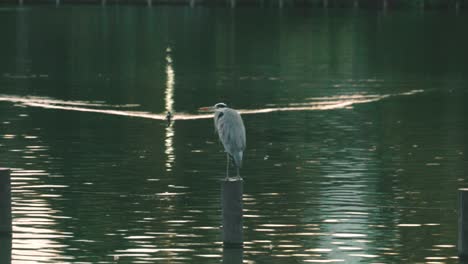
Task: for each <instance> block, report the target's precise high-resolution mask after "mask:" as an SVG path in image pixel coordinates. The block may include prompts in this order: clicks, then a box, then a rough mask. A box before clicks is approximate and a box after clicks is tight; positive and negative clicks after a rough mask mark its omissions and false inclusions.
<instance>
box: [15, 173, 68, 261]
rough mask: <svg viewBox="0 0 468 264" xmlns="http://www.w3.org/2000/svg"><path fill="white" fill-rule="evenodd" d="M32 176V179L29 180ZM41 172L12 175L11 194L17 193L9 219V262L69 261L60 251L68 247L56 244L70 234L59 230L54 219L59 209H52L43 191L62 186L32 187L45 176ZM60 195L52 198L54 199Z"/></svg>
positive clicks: (39, 185)
mask: <svg viewBox="0 0 468 264" xmlns="http://www.w3.org/2000/svg"><path fill="white" fill-rule="evenodd" d="M33 176H34V177H33ZM48 176H49V174H48V173H47V172H46V171H43V170H26V169H15V170H13V172H12V179H13V180H14V183H15V184H13V185H12V192H13V193H21V194H22V195H21V196H18V197H17V198H14V200H13V203H12V210H13V214H14V219H13V231H14V235H13V250H12V256H13V260H16V261H27V260H32V259H34V260H35V261H41V262H47V263H51V262H56V261H63V260H70V259H73V258H72V257H69V256H65V255H64V254H63V253H62V251H63V249H64V248H66V247H68V246H66V245H64V244H62V243H61V242H60V241H61V240H62V239H65V238H70V237H72V236H73V234H72V233H70V232H65V231H61V230H60V228H59V227H58V222H57V219H64V218H66V217H64V216H60V214H61V212H60V211H59V210H56V209H53V208H52V206H51V205H50V204H49V200H48V199H47V198H46V197H44V193H43V192H44V191H45V190H47V189H50V188H65V187H67V186H66V185H50V184H49V185H45V184H42V185H41V184H34V182H37V181H38V180H39V178H40V177H48ZM59 197H60V195H55V196H54V199H56V198H59Z"/></svg>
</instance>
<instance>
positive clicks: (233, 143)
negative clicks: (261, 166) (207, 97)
mask: <svg viewBox="0 0 468 264" xmlns="http://www.w3.org/2000/svg"><path fill="white" fill-rule="evenodd" d="M204 109H205V110H207V109H211V110H214V112H215V114H214V125H215V130H216V132H217V133H218V136H219V140H220V141H221V143H223V146H224V150H225V151H226V157H227V164H226V180H230V179H231V178H229V160H230V158H232V160H233V162H234V165H235V166H236V169H237V176H236V177H234V178H232V179H233V180H242V178H241V176H240V174H239V169H240V167H241V166H242V156H243V153H244V149H245V141H246V139H245V127H244V122H243V121H242V118H241V116H240V114H239V113H238V112H237V111H236V110H234V109H231V108H229V107H227V105H226V104H225V103H217V104H215V105H214V106H213V107H211V108H204Z"/></svg>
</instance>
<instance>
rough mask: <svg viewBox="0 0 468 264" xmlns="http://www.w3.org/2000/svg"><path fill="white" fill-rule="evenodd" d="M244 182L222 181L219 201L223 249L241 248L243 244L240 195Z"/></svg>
mask: <svg viewBox="0 0 468 264" xmlns="http://www.w3.org/2000/svg"><path fill="white" fill-rule="evenodd" d="M243 192H244V181H242V180H235V181H231V180H224V181H223V182H222V191H221V200H222V211H223V212H222V214H223V231H222V234H223V245H224V247H225V248H241V247H242V246H243V244H244V237H243V234H242V228H243V224H242V209H243V204H242V194H243Z"/></svg>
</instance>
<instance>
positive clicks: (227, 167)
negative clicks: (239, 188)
mask: <svg viewBox="0 0 468 264" xmlns="http://www.w3.org/2000/svg"><path fill="white" fill-rule="evenodd" d="M226 159H227V162H226V179H228V178H229V154H228V153H227V152H226Z"/></svg>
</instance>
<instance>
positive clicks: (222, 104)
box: [213, 103, 227, 109]
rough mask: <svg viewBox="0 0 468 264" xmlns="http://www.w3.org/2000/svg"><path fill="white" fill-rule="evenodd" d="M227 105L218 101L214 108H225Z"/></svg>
mask: <svg viewBox="0 0 468 264" xmlns="http://www.w3.org/2000/svg"><path fill="white" fill-rule="evenodd" d="M226 107H227V105H226V104H225V103H217V104H215V105H214V107H213V108H214V109H223V108H226Z"/></svg>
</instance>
